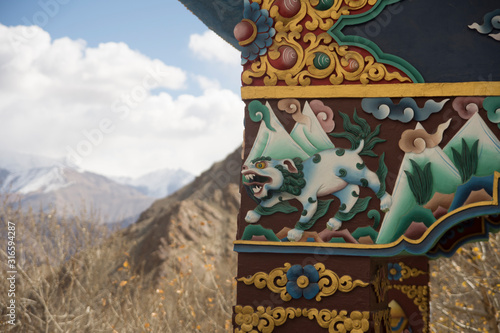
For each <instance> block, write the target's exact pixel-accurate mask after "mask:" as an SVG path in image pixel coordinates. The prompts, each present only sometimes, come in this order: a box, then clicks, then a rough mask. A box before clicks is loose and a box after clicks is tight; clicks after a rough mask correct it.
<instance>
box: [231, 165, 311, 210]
mask: <svg viewBox="0 0 500 333" xmlns="http://www.w3.org/2000/svg"><path fill="white" fill-rule="evenodd" d="M302 169H303V165H302V160H301V159H300V158H294V159H293V160H291V159H284V160H274V159H272V158H270V157H268V156H262V157H259V158H256V159H254V160H252V161H251V162H250V164H249V165H244V166H243V170H242V171H241V173H242V175H243V176H244V177H243V185H245V186H248V187H249V188H250V189H251V190H252V193H253V195H254V196H255V197H256V198H257V199H260V200H267V199H269V198H271V197H272V196H273V195H274V193H281V192H288V193H291V194H293V195H295V196H297V195H300V193H301V191H302V189H303V188H304V186H305V185H306V181H305V179H304V173H303V172H302Z"/></svg>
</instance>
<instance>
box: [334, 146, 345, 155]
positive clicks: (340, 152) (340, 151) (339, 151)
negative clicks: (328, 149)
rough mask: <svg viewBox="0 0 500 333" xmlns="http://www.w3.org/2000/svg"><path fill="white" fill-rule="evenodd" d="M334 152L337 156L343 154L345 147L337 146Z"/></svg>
mask: <svg viewBox="0 0 500 333" xmlns="http://www.w3.org/2000/svg"><path fill="white" fill-rule="evenodd" d="M335 154H337V156H343V155H344V154H345V149H343V148H339V149H337V150H336V151H335Z"/></svg>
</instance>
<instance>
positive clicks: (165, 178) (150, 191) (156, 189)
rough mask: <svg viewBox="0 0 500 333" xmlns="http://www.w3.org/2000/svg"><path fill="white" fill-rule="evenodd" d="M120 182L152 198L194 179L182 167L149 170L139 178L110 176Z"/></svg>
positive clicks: (161, 195)
mask: <svg viewBox="0 0 500 333" xmlns="http://www.w3.org/2000/svg"><path fill="white" fill-rule="evenodd" d="M111 178H112V179H114V180H115V181H116V182H118V183H120V184H125V185H129V186H132V187H134V188H135V189H137V190H138V191H139V192H141V193H142V194H145V195H147V196H150V197H153V198H158V199H159V198H164V197H166V196H168V195H170V194H172V193H174V192H175V191H177V190H178V189H180V188H181V187H183V186H184V185H186V184H188V183H189V182H191V181H192V180H193V179H194V176H193V175H192V174H190V173H189V172H187V171H184V170H182V169H177V170H172V169H163V170H157V171H153V172H150V173H148V174H145V175H143V176H141V177H139V178H130V177H111Z"/></svg>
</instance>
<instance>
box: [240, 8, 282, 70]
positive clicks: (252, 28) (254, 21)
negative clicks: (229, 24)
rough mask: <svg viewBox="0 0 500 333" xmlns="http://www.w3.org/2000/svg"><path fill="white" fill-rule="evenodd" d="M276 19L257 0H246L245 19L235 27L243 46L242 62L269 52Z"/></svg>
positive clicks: (244, 62)
mask: <svg viewBox="0 0 500 333" xmlns="http://www.w3.org/2000/svg"><path fill="white" fill-rule="evenodd" d="M273 24H274V21H273V19H272V18H270V17H269V11H268V10H267V9H261V8H260V6H259V4H258V3H256V2H253V3H250V2H249V0H244V11H243V20H242V21H241V22H240V23H238V24H237V25H236V27H235V28H234V35H235V37H236V39H237V40H238V41H239V44H240V45H241V46H242V47H243V50H242V53H241V64H242V65H244V64H246V63H247V62H248V61H253V60H255V59H257V57H258V56H263V55H265V54H266V53H267V49H268V47H269V46H271V44H272V43H273V40H272V37H273V36H274V35H275V33H276V31H275V30H274V28H273Z"/></svg>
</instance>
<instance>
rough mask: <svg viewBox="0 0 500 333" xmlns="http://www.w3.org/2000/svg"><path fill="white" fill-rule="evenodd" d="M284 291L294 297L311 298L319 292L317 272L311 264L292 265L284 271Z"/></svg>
mask: <svg viewBox="0 0 500 333" xmlns="http://www.w3.org/2000/svg"><path fill="white" fill-rule="evenodd" d="M286 277H287V279H288V282H287V284H286V291H287V292H288V293H289V294H290V295H291V296H292V297H293V298H294V299H297V298H301V297H302V296H304V298H305V299H312V298H314V296H316V295H317V294H318V293H319V287H318V280H319V274H318V271H317V270H316V268H314V266H313V265H306V266H304V267H302V266H300V265H293V266H292V267H290V269H289V270H288V272H287V273H286Z"/></svg>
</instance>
